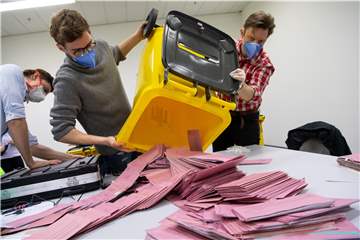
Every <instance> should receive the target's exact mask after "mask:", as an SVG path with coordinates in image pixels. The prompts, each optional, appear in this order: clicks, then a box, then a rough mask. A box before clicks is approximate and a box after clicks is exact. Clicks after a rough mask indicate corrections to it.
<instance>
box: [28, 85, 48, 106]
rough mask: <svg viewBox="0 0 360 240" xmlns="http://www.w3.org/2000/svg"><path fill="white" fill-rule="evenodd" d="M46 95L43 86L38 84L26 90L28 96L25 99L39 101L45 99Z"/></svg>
mask: <svg viewBox="0 0 360 240" xmlns="http://www.w3.org/2000/svg"><path fill="white" fill-rule="evenodd" d="M45 97H46V93H45V91H44V87H43V86H39V87H37V88H35V89H32V90H30V91H29V92H28V97H27V99H28V100H29V101H30V102H41V101H43V100H44V99H45Z"/></svg>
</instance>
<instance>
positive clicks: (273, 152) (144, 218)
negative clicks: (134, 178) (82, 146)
mask: <svg viewBox="0 0 360 240" xmlns="http://www.w3.org/2000/svg"><path fill="white" fill-rule="evenodd" d="M248 148H249V149H251V152H249V153H248V154H247V155H248V158H249V159H260V158H271V159H272V162H271V163H270V164H265V165H247V166H244V165H243V166H239V168H240V169H241V170H242V171H244V172H245V173H254V172H265V171H271V170H282V171H284V172H286V173H288V174H289V175H290V176H291V177H295V178H304V177H305V180H306V182H307V183H308V184H309V185H308V186H307V187H306V190H307V191H308V192H311V193H315V194H318V195H321V196H326V197H337V198H359V197H360V196H359V180H360V174H359V173H358V172H356V171H355V170H352V169H349V168H345V167H342V166H339V165H338V163H337V162H336V157H334V156H329V155H322V154H315V153H307V152H300V151H293V150H288V149H283V148H274V147H264V146H250V147H248ZM95 192H97V191H95ZM90 194H91V193H90ZM86 195H89V194H86ZM353 208H354V209H353V210H351V211H349V212H347V213H346V216H347V218H348V219H349V220H350V221H351V222H352V223H354V224H355V225H357V226H358V227H360V218H359V213H360V211H359V209H360V204H354V205H353ZM176 209H177V208H176V207H175V206H174V205H173V204H171V203H169V202H167V201H165V200H164V201H162V202H161V203H159V204H158V205H156V206H154V207H152V208H151V209H148V210H144V211H140V212H135V213H132V214H130V215H129V216H126V217H124V218H121V219H117V220H113V221H112V222H109V223H107V224H105V225H103V226H101V227H99V228H97V229H96V230H94V231H92V232H89V233H87V234H83V235H81V236H79V237H77V239H144V238H145V236H146V232H145V231H146V229H150V228H154V227H157V226H158V225H159V224H158V222H159V221H160V220H162V219H164V218H166V217H167V216H168V215H170V214H171V213H173V212H175V211H176ZM31 231H34V230H30V231H28V232H20V233H17V234H14V235H8V236H4V239H21V238H22V237H24V236H28V235H29V233H30V232H31Z"/></svg>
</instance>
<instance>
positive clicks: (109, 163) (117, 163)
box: [98, 152, 141, 176]
mask: <svg viewBox="0 0 360 240" xmlns="http://www.w3.org/2000/svg"><path fill="white" fill-rule="evenodd" d="M139 155H141V153H139V152H129V153H128V152H118V153H116V154H113V155H101V156H100V157H99V159H98V161H99V167H100V174H101V175H102V176H104V175H105V174H106V173H109V174H112V175H115V176H118V175H120V174H121V173H122V172H123V171H124V170H125V168H126V167H127V164H128V163H130V162H131V161H132V160H134V159H135V158H137V157H138V156H139Z"/></svg>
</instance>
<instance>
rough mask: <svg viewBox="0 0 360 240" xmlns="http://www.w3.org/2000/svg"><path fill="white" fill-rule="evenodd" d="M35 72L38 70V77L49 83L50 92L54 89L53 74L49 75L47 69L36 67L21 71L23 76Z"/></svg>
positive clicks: (28, 75) (29, 75)
mask: <svg viewBox="0 0 360 240" xmlns="http://www.w3.org/2000/svg"><path fill="white" fill-rule="evenodd" d="M35 72H38V73H39V74H40V78H41V79H43V80H45V81H46V82H47V83H49V84H50V87H51V90H50V92H52V91H53V90H54V86H53V81H54V78H53V76H51V74H50V73H48V72H47V71H45V70H43V69H41V68H37V69H26V70H24V71H23V74H24V76H25V77H28V78H29V77H31V76H32V75H33V74H34V73H35Z"/></svg>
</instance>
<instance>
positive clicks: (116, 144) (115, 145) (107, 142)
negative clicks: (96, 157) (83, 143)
mask: <svg viewBox="0 0 360 240" xmlns="http://www.w3.org/2000/svg"><path fill="white" fill-rule="evenodd" d="M105 145H106V146H109V147H112V148H115V149H118V150H120V151H123V152H132V151H133V150H132V149H129V148H126V147H125V143H122V142H117V141H116V138H115V137H113V136H109V137H106V140H105Z"/></svg>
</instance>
